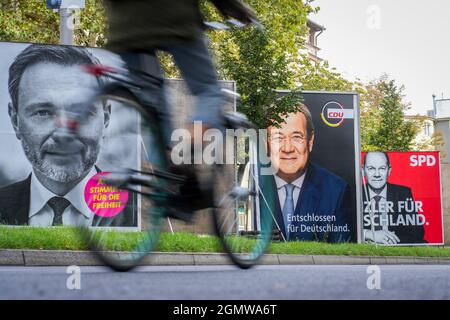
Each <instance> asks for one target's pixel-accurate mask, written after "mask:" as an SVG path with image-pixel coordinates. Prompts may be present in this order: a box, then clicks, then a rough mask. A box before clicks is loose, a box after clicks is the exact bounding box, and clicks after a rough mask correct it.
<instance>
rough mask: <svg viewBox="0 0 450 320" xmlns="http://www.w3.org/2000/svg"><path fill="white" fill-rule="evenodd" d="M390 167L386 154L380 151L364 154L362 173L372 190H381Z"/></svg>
mask: <svg viewBox="0 0 450 320" xmlns="http://www.w3.org/2000/svg"><path fill="white" fill-rule="evenodd" d="M390 171H391V168H390V167H389V165H388V162H387V159H386V156H385V155H384V154H383V153H381V152H369V153H368V154H367V155H366V164H365V166H364V174H365V176H366V179H367V183H368V184H369V186H370V187H371V188H372V189H374V190H382V189H383V188H384V187H385V186H386V183H387V180H388V177H389V174H390Z"/></svg>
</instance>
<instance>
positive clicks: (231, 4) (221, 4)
mask: <svg viewBox="0 0 450 320" xmlns="http://www.w3.org/2000/svg"><path fill="white" fill-rule="evenodd" d="M212 2H213V3H214V5H215V6H216V7H217V9H219V11H220V12H221V13H222V14H223V15H224V16H226V17H232V18H235V19H237V20H239V21H241V22H242V23H245V24H251V23H252V22H253V21H254V20H257V17H256V13H255V11H254V10H253V8H252V7H250V6H249V5H247V4H245V3H243V2H241V1H240V0H212Z"/></svg>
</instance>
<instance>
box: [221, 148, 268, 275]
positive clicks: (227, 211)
mask: <svg viewBox="0 0 450 320" xmlns="http://www.w3.org/2000/svg"><path fill="white" fill-rule="evenodd" d="M256 151H257V150H256V149H255V148H253V151H251V152H253V153H254V155H255V157H254V159H256ZM250 158H251V156H250ZM246 166H247V167H248V173H244V175H243V178H241V179H240V178H239V177H234V179H231V180H230V179H228V181H227V177H228V178H230V177H233V175H230V172H235V171H236V165H223V166H221V168H220V169H219V170H217V171H216V173H217V175H216V181H217V184H218V185H217V186H216V187H215V190H216V191H215V192H216V194H217V196H216V199H217V200H216V205H215V208H214V210H213V220H214V228H215V231H216V234H217V235H218V236H219V238H220V240H221V243H222V245H223V248H224V250H225V252H226V253H227V254H228V256H229V258H230V259H231V260H232V261H233V263H234V264H236V265H237V266H239V267H240V268H242V269H248V268H250V267H252V266H254V265H256V264H257V263H258V262H259V260H260V259H261V257H262V256H263V255H264V253H265V252H266V250H267V248H268V246H269V244H270V242H271V239H272V234H273V230H272V228H273V221H274V217H273V208H274V207H275V206H274V201H275V199H276V197H274V192H273V191H271V189H270V190H263V188H262V187H261V182H262V180H264V179H267V177H265V176H260V175H259V174H260V168H259V165H258V164H257V161H256V162H255V161H253V163H252V161H250V162H249V163H248V164H247V165H246ZM246 176H247V178H245V177H246ZM246 179H247V183H245V180H246ZM220 184H221V186H220ZM220 189H222V190H220ZM224 189H225V192H223V190H224ZM233 202H234V204H233ZM226 203H230V205H229V206H227V205H226ZM242 218H244V221H242Z"/></svg>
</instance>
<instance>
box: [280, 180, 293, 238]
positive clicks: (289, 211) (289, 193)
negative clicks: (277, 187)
mask: <svg viewBox="0 0 450 320" xmlns="http://www.w3.org/2000/svg"><path fill="white" fill-rule="evenodd" d="M284 188H285V189H286V200H285V201H284V206H283V220H284V230H286V236H287V239H286V240H289V220H290V219H288V217H291V216H293V215H294V197H293V194H294V189H295V186H294V185H293V184H287V185H285V186H284Z"/></svg>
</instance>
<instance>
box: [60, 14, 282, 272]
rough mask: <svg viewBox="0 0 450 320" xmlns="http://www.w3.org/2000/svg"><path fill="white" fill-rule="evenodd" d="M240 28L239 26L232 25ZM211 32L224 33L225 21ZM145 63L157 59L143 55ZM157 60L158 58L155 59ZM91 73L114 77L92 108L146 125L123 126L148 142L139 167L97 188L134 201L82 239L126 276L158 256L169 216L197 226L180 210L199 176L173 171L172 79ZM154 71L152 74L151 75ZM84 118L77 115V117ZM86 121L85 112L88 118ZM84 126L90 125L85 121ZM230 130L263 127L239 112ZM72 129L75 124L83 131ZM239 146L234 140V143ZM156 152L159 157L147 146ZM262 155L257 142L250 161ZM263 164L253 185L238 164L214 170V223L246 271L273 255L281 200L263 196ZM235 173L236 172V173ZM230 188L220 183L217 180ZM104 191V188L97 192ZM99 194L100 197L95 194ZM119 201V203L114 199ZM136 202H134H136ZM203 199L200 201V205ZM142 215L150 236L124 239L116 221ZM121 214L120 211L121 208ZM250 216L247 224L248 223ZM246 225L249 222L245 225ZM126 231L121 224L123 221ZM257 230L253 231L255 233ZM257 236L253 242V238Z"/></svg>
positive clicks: (118, 171) (130, 72)
mask: <svg viewBox="0 0 450 320" xmlns="http://www.w3.org/2000/svg"><path fill="white" fill-rule="evenodd" d="M230 23H231V25H233V26H236V24H235V23H233V22H230ZM209 28H215V29H218V28H219V29H220V28H222V29H227V28H228V26H227V25H225V27H220V25H219V27H218V25H217V23H214V24H212V25H209ZM153 54H154V53H153ZM141 58H143V59H144V60H146V61H149V60H151V59H152V54H151V53H143V54H142V56H141ZM153 58H154V56H153ZM83 69H84V71H85V72H88V73H89V74H92V75H95V76H96V77H97V78H98V77H101V78H106V79H108V80H109V81H110V82H109V83H107V84H105V85H103V86H102V87H101V89H100V90H99V91H98V92H97V93H96V94H95V96H94V98H92V99H91V100H90V101H89V103H88V107H90V106H95V105H98V104H101V105H103V106H105V105H108V106H110V107H112V106H122V107H125V109H126V110H127V112H128V113H129V114H133V116H130V115H129V118H130V119H135V118H137V119H140V120H139V122H140V123H139V126H135V127H133V126H132V125H125V126H122V130H123V131H120V132H117V133H116V134H117V135H118V136H134V135H136V136H139V137H140V140H141V141H142V146H143V147H142V148H141V151H142V152H141V155H140V156H139V157H138V162H139V164H138V166H137V167H136V168H130V167H124V168H114V170H111V171H108V172H107V173H102V174H100V176H99V177H97V180H96V181H97V187H98V186H101V187H103V188H105V189H103V190H108V188H110V189H109V190H110V191H111V190H113V191H114V192H115V193H114V192H113V193H114V194H115V195H116V200H118V199H119V198H120V195H126V198H127V199H128V202H125V203H124V204H123V203H122V207H120V208H119V209H121V211H120V210H119V211H120V212H119V214H117V211H118V210H116V211H115V212H116V213H115V214H117V215H115V214H111V215H109V214H104V213H103V214H99V213H98V212H99V210H97V211H95V219H94V223H93V227H89V228H85V227H82V228H81V234H83V236H84V238H85V239H86V240H87V242H88V246H89V248H90V249H91V250H93V251H94V252H96V254H97V255H98V257H99V258H100V259H101V260H102V261H103V262H104V263H106V264H107V265H109V266H110V267H112V268H113V269H115V270H118V271H127V270H130V269H131V268H133V267H135V266H136V265H138V264H139V263H140V261H141V260H142V259H143V258H144V257H145V256H146V255H147V254H148V253H149V252H151V251H152V250H153V249H154V248H155V246H156V245H157V242H158V240H159V236H160V233H161V228H162V223H163V221H165V220H166V218H175V219H180V220H183V221H192V219H193V215H192V214H191V213H190V212H188V213H186V212H184V211H183V209H184V208H182V207H180V206H177V205H176V204H177V203H178V202H179V201H180V200H181V199H182V198H181V194H183V195H184V197H186V195H185V193H186V192H190V190H188V189H185V190H183V189H182V190H181V191H180V190H179V189H180V188H183V186H184V185H185V184H186V180H187V179H192V177H191V176H189V175H187V176H186V175H185V174H183V173H181V174H174V173H173V172H169V170H168V166H169V161H170V159H169V155H168V154H167V152H166V150H165V144H164V142H163V141H164V139H163V130H164V128H165V119H164V117H165V113H164V110H162V109H161V108H162V105H163V104H162V101H163V100H162V99H163V97H162V88H163V85H164V80H163V79H162V78H161V77H160V74H152V73H149V72H146V71H145V70H144V71H141V70H138V69H134V68H131V67H129V66H128V67H127V68H113V67H109V66H103V65H88V66H84V68H83ZM147 71H148V70H147ZM75 113H76V112H75ZM83 114H84V115H85V113H83ZM78 117H79V118H78V119H79V120H78V121H81V123H82V121H83V117H84V116H82V117H81V118H80V116H79V115H78ZM224 119H225V121H226V128H228V129H234V130H238V129H243V130H247V129H251V128H253V129H256V128H255V127H254V126H253V124H251V122H249V121H248V120H247V119H246V117H245V116H243V115H240V114H237V113H227V114H224ZM79 125H80V123H77V122H74V123H70V121H69V124H68V126H69V127H71V126H72V127H73V126H79ZM235 143H236V141H234V144H235ZM149 146H151V151H150V150H148V149H147V148H148V147H149ZM257 154H258V149H257V146H256V145H255V144H254V143H251V142H250V143H249V146H248V157H249V158H251V160H252V161H253V163H254V164H256V163H258V161H257V160H256V159H257ZM258 170H259V169H258V166H257V165H253V166H252V167H251V169H250V170H248V171H249V172H248V174H247V176H246V177H247V180H248V181H246V182H245V183H244V184H245V186H243V184H242V181H241V182H239V181H237V179H236V176H235V172H236V163H233V164H228V165H221V166H216V167H215V170H214V175H215V176H214V177H213V179H214V183H215V185H214V190H213V195H212V198H213V204H212V206H211V209H212V213H213V220H214V231H215V233H216V234H217V235H218V236H219V238H220V239H221V243H222V245H223V247H224V249H225V252H226V253H227V254H228V256H229V257H230V259H231V260H232V261H233V262H234V263H235V264H236V265H237V266H239V267H241V268H244V269H246V268H249V267H251V266H253V265H254V264H256V263H257V262H258V260H259V259H260V258H261V256H262V255H263V254H264V252H265V250H266V249H267V247H268V245H269V243H270V240H271V236H272V223H273V214H272V208H273V207H274V199H275V197H274V196H273V195H271V194H268V192H266V193H263V192H262V190H261V188H260V187H259V180H260V177H259V175H258ZM230 173H232V174H230ZM219 181H220V182H222V183H217V182H219ZM93 190H96V189H93ZM94 193H95V192H94ZM113 198H114V197H113ZM110 200H111V199H103V200H102V199H99V198H98V197H97V198H95V195H94V197H91V198H89V202H88V203H87V205H88V206H90V207H92V206H96V207H97V209H99V208H104V207H105V206H106V207H108V208H109V207H110V204H111V201H110ZM130 200H131V201H130ZM192 200H193V201H195V200H196V199H192ZM136 209H138V210H139V211H141V216H142V219H141V220H142V223H141V225H142V227H143V228H142V230H143V231H142V232H139V233H133V234H131V233H124V232H121V231H116V230H115V229H114V228H112V227H114V226H115V225H116V222H117V221H116V219H123V215H122V214H120V213H123V212H127V211H131V210H134V211H136ZM113 211H114V210H113ZM242 217H244V220H245V218H247V221H246V222H245V223H242V221H241V223H240V218H242ZM241 220H242V219H241ZM117 225H120V223H117ZM249 231H250V232H249ZM249 234H250V235H251V237H249V236H248V235H249Z"/></svg>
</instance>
